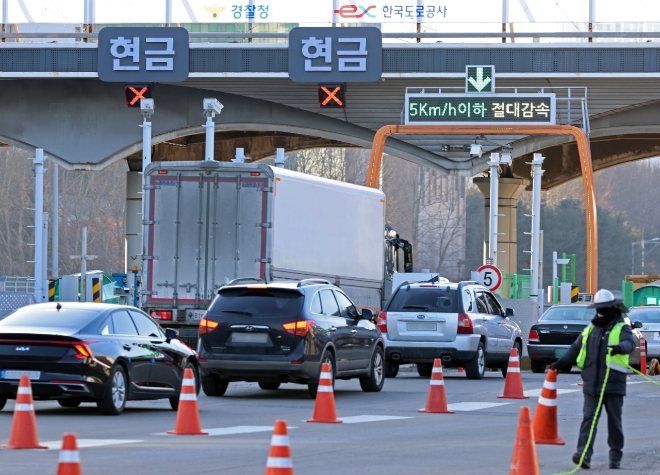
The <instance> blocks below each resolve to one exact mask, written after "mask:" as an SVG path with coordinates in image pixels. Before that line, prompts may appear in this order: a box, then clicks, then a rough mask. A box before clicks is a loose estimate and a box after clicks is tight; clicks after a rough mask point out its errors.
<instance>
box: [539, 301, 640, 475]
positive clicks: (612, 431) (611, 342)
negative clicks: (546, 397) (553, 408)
mask: <svg viewBox="0 0 660 475" xmlns="http://www.w3.org/2000/svg"><path fill="white" fill-rule="evenodd" d="M589 308H595V309H596V310H597V313H596V316H595V317H594V319H593V320H592V321H591V324H590V325H589V326H588V327H586V328H585V329H584V331H583V332H582V335H580V336H579V337H578V338H577V340H575V342H574V343H573V344H572V345H571V347H570V348H569V349H568V351H567V352H566V354H565V355H564V356H562V357H561V358H560V359H559V360H558V361H557V362H555V363H553V364H552V365H550V368H551V369H561V368H564V367H566V366H569V365H572V364H577V366H578V367H579V368H580V369H581V370H582V380H583V381H584V387H583V392H584V408H583V416H584V418H583V419H582V425H581V426H580V436H579V438H578V445H577V453H575V454H574V455H573V462H574V463H576V464H579V463H580V457H581V456H582V452H583V450H584V447H585V445H586V444H587V439H588V438H589V432H590V431H591V424H592V421H593V418H594V416H595V414H596V410H597V408H598V400H599V398H600V393H601V390H602V388H603V381H604V380H605V372H606V369H607V367H608V366H609V368H610V373H609V376H608V379H607V385H606V387H605V394H604V396H603V405H604V406H605V410H606V411H607V434H608V439H607V443H608V444H609V446H610V468H620V467H621V457H622V456H623V452H622V449H623V427H622V425H621V410H622V408H623V396H625V395H626V367H627V365H628V356H629V355H630V353H632V352H633V350H634V349H635V340H634V339H633V334H632V329H631V328H630V326H629V325H626V323H625V321H624V319H623V316H622V314H621V312H622V310H625V307H623V302H622V301H621V300H620V299H615V298H614V295H612V292H610V291H609V290H605V289H602V290H599V291H598V292H597V293H596V295H595V296H594V301H593V304H591V305H590V306H589ZM601 412H602V411H600V412H599V413H598V415H599V416H600V413H601ZM596 423H598V421H596ZM595 439H596V427H595V426H594V433H593V436H592V438H591V444H589V447H588V448H587V452H586V454H585V457H584V460H583V462H582V468H590V466H591V455H592V454H593V444H594V441H595Z"/></svg>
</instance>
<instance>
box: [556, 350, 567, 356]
mask: <svg viewBox="0 0 660 475" xmlns="http://www.w3.org/2000/svg"><path fill="white" fill-rule="evenodd" d="M567 351H568V348H555V358H561V357H562V356H564V355H565V354H566V352H567Z"/></svg>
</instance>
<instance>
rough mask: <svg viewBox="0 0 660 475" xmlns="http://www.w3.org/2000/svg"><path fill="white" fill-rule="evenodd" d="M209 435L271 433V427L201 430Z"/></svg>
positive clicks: (161, 433) (159, 433) (160, 433)
mask: <svg viewBox="0 0 660 475" xmlns="http://www.w3.org/2000/svg"><path fill="white" fill-rule="evenodd" d="M287 429H297V427H291V426H289V427H287ZM202 431H203V432H208V434H209V435H234V434H252V433H255V432H272V431H273V426H235V427H217V428H215V429H202ZM152 435H171V434H167V433H165V432H158V433H156V434H152Z"/></svg>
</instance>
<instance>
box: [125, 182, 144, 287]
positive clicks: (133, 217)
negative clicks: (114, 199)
mask: <svg viewBox="0 0 660 475" xmlns="http://www.w3.org/2000/svg"><path fill="white" fill-rule="evenodd" d="M141 192H142V174H141V173H140V172H127V173H126V273H127V274H129V273H130V272H131V269H132V268H133V266H137V267H138V269H141V268H142V258H141V257H140V256H141V255H142V236H141V233H142V195H141Z"/></svg>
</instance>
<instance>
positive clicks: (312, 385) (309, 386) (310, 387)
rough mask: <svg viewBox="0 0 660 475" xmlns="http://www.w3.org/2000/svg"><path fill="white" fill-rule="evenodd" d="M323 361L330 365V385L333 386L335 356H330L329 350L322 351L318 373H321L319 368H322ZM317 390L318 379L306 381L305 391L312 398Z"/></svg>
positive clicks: (314, 397)
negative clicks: (312, 381)
mask: <svg viewBox="0 0 660 475" xmlns="http://www.w3.org/2000/svg"><path fill="white" fill-rule="evenodd" d="M323 363H328V364H329V365H330V374H332V387H333V388H334V387H335V374H336V373H335V358H334V356H332V353H330V352H329V351H326V352H325V353H323V357H322V358H321V368H319V375H320V374H321V369H322V368H323ZM318 390H319V383H318V381H317V382H315V383H308V384H307V391H308V392H309V395H310V396H311V397H312V399H316V393H317V392H318Z"/></svg>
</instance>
